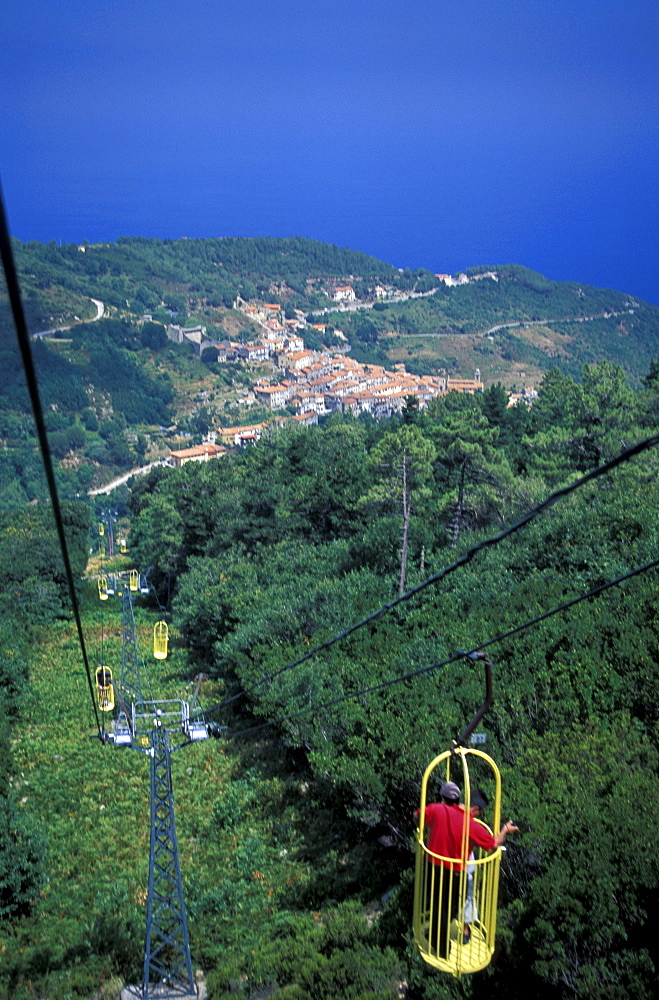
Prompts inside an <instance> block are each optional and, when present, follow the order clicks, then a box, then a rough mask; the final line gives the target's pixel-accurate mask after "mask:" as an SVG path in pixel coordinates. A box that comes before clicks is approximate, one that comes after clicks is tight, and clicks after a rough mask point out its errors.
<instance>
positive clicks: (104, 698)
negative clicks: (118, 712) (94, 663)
mask: <svg viewBox="0 0 659 1000" xmlns="http://www.w3.org/2000/svg"><path fill="white" fill-rule="evenodd" d="M96 691H97V694H98V707H99V709H100V710H101V712H112V711H114V685H113V683H112V671H111V670H110V668H109V667H106V666H104V665H102V666H100V667H98V668H97V670H96Z"/></svg>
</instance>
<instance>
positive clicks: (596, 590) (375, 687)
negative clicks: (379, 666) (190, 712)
mask: <svg viewBox="0 0 659 1000" xmlns="http://www.w3.org/2000/svg"><path fill="white" fill-rule="evenodd" d="M657 568H659V559H653V560H652V562H649V563H645V565H644V566H637V568H636V569H633V570H630V571H629V573H624V574H623V575H622V576H619V577H617V578H616V579H615V580H609V581H608V583H602V584H600V585H599V586H598V587H593V589H592V590H589V591H588V592H587V593H585V594H580V595H579V597H573V598H572V599H571V600H569V601H566V602H565V603H564V604H560V605H558V607H556V608H552V609H551V611H545V612H544V613H543V614H541V615H538V616H537V617H536V618H531V619H530V620H529V621H526V622H523V623H522V624H521V625H517V626H515V628H511V629H509V630H508V631H507V632H500V633H499V635H495V636H494V637H493V638H492V639H486V640H485V642H481V643H480V644H479V645H478V646H474V647H473V649H467V650H461V651H460V652H459V653H456V655H455V656H451V657H449V659H448V660H442V662H441V663H433V664H431V665H430V666H428V667H420V668H419V669H418V670H411V671H410V672H409V673H407V674H400V675H399V676H397V677H392V678H390V679H389V680H388V681H382V682H381V683H380V684H372V685H371V686H370V687H366V688H360V690H359V691H351V692H350V693H349V694H343V695H340V696H339V697H338V698H332V699H331V700H330V701H324V702H320V703H318V704H317V705H311V706H310V707H309V708H304V709H302V710H301V711H299V712H294V713H293V714H292V715H286V716H284V717H283V718H281V719H271V720H270V721H269V722H262V723H261V724H260V725H258V726H250V727H249V728H248V729H241V730H240V731H239V732H236V733H232V734H231V735H232V736H233V737H234V738H239V737H242V736H248V735H251V734H252V733H256V732H259V731H260V730H262V729H267V728H268V727H269V726H276V725H283V723H285V722H291V721H294V720H295V719H299V718H301V717H302V716H303V715H308V714H309V713H310V712H322V711H324V710H325V709H328V708H333V707H334V705H340V704H341V702H344V701H351V700H352V699H354V698H360V697H361V696H362V695H366V694H373V692H375V691H381V690H383V689H384V688H388V687H392V686H393V685H394V684H401V683H402V682H403V681H409V680H412V678H414V677H420V676H421V674H427V673H430V671H432V670H440V669H441V668H442V667H448V666H449V665H450V664H451V663H456V662H457V661H458V660H461V659H463V657H465V656H473V655H474V654H475V653H478V652H479V651H480V650H482V649H487V647H488V646H492V645H494V643H495V642H502V641H503V640H504V639H509V638H510V637H511V636H513V635H518V634H519V633H520V632H524V631H525V630H526V629H529V628H531V627H532V626H533V625H537V624H538V623H539V622H543V621H546V620H547V618H552V617H553V616H554V615H557V614H559V613H560V612H561V611H565V610H567V608H572V607H574V606H575V605H576V604H580V603H581V601H586V600H588V598H589V597H598V596H599V595H600V594H602V593H603V592H604V591H605V590H609V589H610V588H611V587H616V586H618V584H620V583H624V582H625V581H626V580H631V579H632V577H635V576H639V575H640V574H641V573H647V572H649V571H650V570H652V569H657Z"/></svg>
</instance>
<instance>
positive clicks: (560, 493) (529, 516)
mask: <svg viewBox="0 0 659 1000" xmlns="http://www.w3.org/2000/svg"><path fill="white" fill-rule="evenodd" d="M657 444H659V434H653V435H652V436H651V437H648V438H644V439H643V440H642V441H638V442H637V443H636V444H635V445H632V447H631V448H627V449H625V451H622V452H620V454H619V455H616V456H615V458H612V459H611V460H610V461H609V462H606V463H605V464H604V465H598V466H597V468H595V469H591V471H590V472H587V473H586V475H585V476H581V478H580V479H576V480H575V481H574V482H573V483H570V484H569V485H568V486H563V487H561V489H559V490H556V491H555V492H554V493H550V494H549V496H548V497H547V498H546V499H545V500H543V501H542V503H540V504H538V505H537V506H536V507H533V508H532V509H531V510H530V511H527V513H526V514H524V516H523V517H521V518H520V519H519V520H518V521H515V523H514V524H511V525H510V526H509V527H507V528H504V530H503V531H501V532H500V533H499V534H498V535H494V536H493V537H492V538H485V539H484V540H483V541H482V542H478V544H477V545H474V546H473V547H472V548H470V549H467V551H466V552H465V553H464V555H462V556H460V558H459V559H456V561H455V562H453V563H450V565H448V566H445V567H444V568H443V569H441V570H439V571H438V572H437V573H434V574H433V575H432V576H429V577H427V579H425V580H422V581H421V583H418V584H417V585H416V586H415V587H412V589H411V590H407V591H406V592H405V593H404V594H402V595H401V596H400V597H396V598H395V599H394V600H393V601H390V602H389V603H388V604H383V605H382V606H381V607H380V608H378V609H377V610H376V611H373V612H372V614H370V615H367V616H366V618H362V619H361V620H360V621H358V622H355V623H354V624H353V625H350V626H349V627H348V628H347V629H345V630H344V631H343V632H339V634H338V635H335V636H332V638H331V639H327V641H326V642H321V643H320V644H319V645H318V646H314V648H313V649H310V650H309V651H308V652H306V653H305V654H304V655H303V656H301V657H300V658H299V659H297V660H293V662H292V663H287V664H285V666H283V667H280V668H279V670H275V671H273V673H271V674H267V675H266V676H265V677H261V678H260V679H259V680H258V681H256V682H255V683H254V684H251V685H250V686H249V687H247V688H244V689H243V690H242V691H239V692H238V693H237V694H234V695H232V696H231V697H230V698H226V699H225V700H224V701H220V702H218V703H217V704H215V705H211V707H210V708H207V709H206V710H205V712H204V715H210V713H211V712H215V711H218V710H219V709H220V708H225V707H226V706H227V705H230V704H231V703H232V702H234V701H237V700H238V699H239V698H242V697H243V696H244V695H246V694H251V693H252V691H256V690H258V688H260V687H262V686H263V685H264V684H268V683H269V682H270V681H273V680H275V679H276V678H277V677H280V676H281V674H284V673H286V672H287V671H288V670H293V669H294V668H295V667H299V666H300V665H301V664H302V663H305V662H306V660H309V659H311V657H312V656H315V655H316V654H317V653H320V652H322V651H323V650H324V649H329V648H330V646H333V645H334V644H335V643H337V642H339V641H340V640H341V639H345V638H347V637H348V636H349V635H352V633H353V632H356V631H357V630H358V629H360V628H363V627H364V626H365V625H369V624H370V623H371V622H373V621H375V620H376V619H377V618H379V617H380V616H381V615H383V614H384V613H385V612H386V611H391V610H392V608H395V607H396V606H397V605H398V604H402V603H403V602H404V601H409V599H410V598H411V597H414V596H415V594H419V593H420V592H421V591H422V590H425V588H426V587H429V586H430V585H431V584H433V583H438V582H439V580H443V579H444V577H446V576H449V575H450V574H451V573H454V572H455V570H457V569H459V568H460V567H461V566H465V565H466V564H467V563H469V562H471V560H472V559H473V558H474V556H475V555H477V553H479V552H481V551H482V550H483V549H486V548H489V547H491V546H494V545H498V544H499V542H502V541H503V540H504V539H505V538H508V537H509V536H510V535H513V534H514V533H515V532H516V531H519V530H520V528H523V527H524V525H526V524H528V523H529V522H530V521H532V520H534V518H536V517H537V516H538V515H539V514H542V513H544V511H546V510H548V509H549V508H550V507H552V506H553V505H554V504H555V503H556V502H557V501H558V500H561V499H563V497H566V496H569V494H570V493H574V492H575V490H578V489H581V488H582V487H583V486H585V485H586V484H587V483H589V482H591V481H592V480H593V479H597V478H599V477H600V476H604V475H606V474H607V473H609V472H611V470H612V469H615V468H616V467H617V466H618V465H621V464H622V463H623V462H628V461H629V460H630V459H631V458H634V457H635V456H636V455H640V454H641V453H642V452H644V451H647V450H648V448H653V447H655V445H657Z"/></svg>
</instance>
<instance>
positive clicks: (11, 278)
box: [0, 190, 101, 736]
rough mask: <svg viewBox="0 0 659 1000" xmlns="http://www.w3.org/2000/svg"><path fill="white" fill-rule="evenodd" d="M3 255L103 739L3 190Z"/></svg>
mask: <svg viewBox="0 0 659 1000" xmlns="http://www.w3.org/2000/svg"><path fill="white" fill-rule="evenodd" d="M0 256H1V257H2V265H3V268H4V272H5V278H6V280H7V291H8V293H9V301H10V304H11V311H12V315H13V318H14V326H15V327H16V337H17V339H18V346H19V349H20V352H21V359H22V361H23V370H24V372H25V381H26V384H27V389H28V393H29V396H30V403H31V405H32V413H33V416H34V423H35V426H36V430H37V438H38V440H39V448H40V449H41V458H42V461H43V466H44V472H45V474H46V482H47V483H48V491H49V493H50V502H51V503H52V505H53V516H54V518H55V526H56V528H57V536H58V538H59V545H60V550H61V552H62V560H63V562H64V571H65V574H66V581H67V584H68V587H69V596H70V598H71V604H72V606H73V615H74V618H75V622H76V628H77V630H78V642H79V644H80V649H81V652H82V660H83V663H84V665H85V673H86V674H87V683H88V685H89V694H90V696H91V699H92V705H93V706H94V716H95V718H96V726H97V728H98V732H99V736H100V735H101V722H100V719H99V716H98V708H97V705H96V694H95V690H94V682H93V680H92V673H91V669H90V666H89V660H88V658H87V647H86V645H85V637H84V634H83V631H82V621H81V619H80V608H79V606H78V598H77V595H76V590H75V583H74V580H73V571H72V569H71V560H70V559H69V549H68V545H67V543H66V534H65V532H64V521H63V519H62V509H61V507H60V502H59V496H58V493H57V483H56V482H55V473H54V471H53V462H52V458H51V455H50V448H49V446H48V435H47V434H46V423H45V420H44V416H43V409H42V407H41V398H40V396H39V386H38V384H37V376H36V372H35V369H34V361H33V359H32V350H31V348H30V335H29V333H28V329H27V323H26V320H25V312H24V310H23V303H22V301H21V291H20V287H19V284H18V275H17V272H16V265H15V263H14V254H13V251H12V246H11V238H10V236H9V226H8V224H7V215H6V212H5V204H4V199H3V196H2V191H1V190H0Z"/></svg>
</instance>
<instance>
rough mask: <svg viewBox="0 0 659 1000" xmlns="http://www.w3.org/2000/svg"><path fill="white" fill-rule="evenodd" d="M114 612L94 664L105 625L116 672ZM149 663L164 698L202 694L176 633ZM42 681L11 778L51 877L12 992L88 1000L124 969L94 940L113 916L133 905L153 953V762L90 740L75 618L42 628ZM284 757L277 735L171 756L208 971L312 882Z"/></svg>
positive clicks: (190, 892)
mask: <svg viewBox="0 0 659 1000" xmlns="http://www.w3.org/2000/svg"><path fill="white" fill-rule="evenodd" d="M114 617H115V618H116V621H112V615H111V614H110V613H108V614H105V615H104V619H105V621H104V622H103V623H102V622H101V616H100V613H99V612H97V611H95V612H94V613H93V614H88V615H87V616H86V619H85V625H86V636H87V642H88V644H89V655H90V659H92V664H94V663H95V662H96V660H95V650H97V649H99V648H100V636H101V632H102V633H103V637H104V644H105V657H104V658H105V660H106V662H107V663H109V665H111V666H112V668H113V670H115V673H116V674H117V675H118V673H119V671H120V656H121V622H120V617H121V616H120V610H119V608H118V606H117V610H116V612H115V615H114ZM153 620H154V616H152V615H149V614H147V613H146V612H138V614H137V630H138V635H139V640H138V641H139V645H140V649H141V650H142V651H144V652H145V653H147V654H149V652H150V644H151V635H152V632H151V630H152V627H153ZM148 669H149V675H150V678H151V683H152V686H153V688H154V694H156V696H157V697H170V698H171V697H181V696H186V697H187V698H189V697H190V696H191V687H192V685H191V682H190V681H189V680H188V679H187V677H186V674H185V670H184V657H183V653H182V652H181V651H180V650H179V649H177V648H176V645H175V643H174V648H173V650H172V656H171V657H170V658H169V659H168V660H167V661H162V662H160V663H158V664H157V665H156V664H155V662H154V661H153V660H150V662H149V664H148ZM31 682H32V694H31V697H30V700H29V704H28V705H27V706H26V711H25V713H24V719H23V722H22V724H21V725H20V726H18V727H17V728H16V729H15V731H14V739H13V754H14V767H13V775H12V782H13V784H14V787H15V788H16V790H17V793H18V794H19V796H20V802H21V807H22V808H23V809H25V810H28V811H29V812H30V813H31V814H32V815H33V816H34V817H36V818H37V819H38V820H39V821H40V823H41V824H42V826H43V829H44V832H45V834H46V838H47V841H48V865H49V883H48V885H47V887H46V889H45V890H44V891H43V893H42V896H41V898H40V900H39V902H38V904H37V905H36V906H35V908H34V912H33V914H32V916H31V917H29V918H26V919H24V920H23V921H22V922H20V923H18V924H16V925H14V926H13V927H4V928H3V929H2V932H1V933H0V995H2V993H3V992H4V994H5V995H7V996H9V995H11V996H12V997H16V998H22V997H37V996H47V997H49V998H52V1000H56V998H58V997H62V998H65V997H68V996H71V997H74V996H87V995H89V994H90V993H91V992H94V991H96V990H98V989H100V988H101V987H102V986H103V983H106V984H108V983H112V982H115V981H116V976H117V974H119V975H121V969H120V968H119V966H120V965H121V963H120V962H119V961H118V959H117V956H116V955H115V954H114V953H113V951H112V948H109V949H108V953H107V954H104V955H100V956H99V955H98V954H95V953H94V947H93V942H94V933H95V927H97V926H98V922H99V919H100V918H101V917H103V919H106V918H107V917H108V915H111V916H113V918H114V919H115V924H116V927H117V928H119V927H120V924H121V920H122V918H123V914H122V912H121V911H122V906H123V908H124V909H125V910H126V911H127V912H128V911H130V915H132V917H133V921H134V924H133V932H132V935H131V939H132V940H131V947H132V949H133V951H134V952H135V954H136V955H137V957H138V958H139V956H140V954H141V948H142V936H143V926H144V924H143V918H144V903H145V900H146V886H147V874H148V855H149V760H148V758H147V757H146V756H144V755H142V754H139V753H136V752H134V751H131V750H128V749H121V748H114V747H111V746H103V745H102V744H101V743H100V742H99V741H98V740H97V739H93V738H92V735H93V733H94V719H93V712H92V708H91V699H90V695H89V688H88V684H87V678H86V676H85V672H84V669H83V664H82V659H81V655H80V651H79V648H78V644H77V638H76V633H75V628H74V627H73V626H72V625H69V624H64V625H61V626H59V627H57V628H55V629H52V630H50V631H49V632H48V633H47V634H45V635H44V636H43V638H42V641H41V642H40V644H39V646H38V648H35V650H34V659H33V664H32V677H31ZM202 694H203V696H204V700H205V701H206V703H207V704H208V703H210V702H211V701H213V700H217V698H218V697H219V696H220V689H219V688H218V687H217V685H211V684H210V683H209V682H206V686H205V690H204V691H203V692H202ZM279 760H280V757H279V756H278V755H277V754H275V753H273V752H272V750H271V748H268V747H267V745H265V744H261V745H257V744H255V745H253V746H252V747H251V749H250V751H249V754H248V755H247V758H246V757H245V752H244V751H241V750H240V749H239V748H238V747H237V745H236V744H234V743H232V742H230V741H227V742H224V741H215V740H212V741H208V742H207V743H203V744H199V745H193V746H191V747H188V748H185V749H184V750H182V751H181V752H180V753H176V754H174V756H173V758H172V766H173V782H174V791H175V799H176V823H177V835H178V841H179V850H180V856H181V866H182V871H183V877H184V882H185V885H186V901H187V906H188V911H189V913H188V916H189V927H190V938H191V943H192V949H193V955H194V961H195V963H196V964H197V965H201V966H202V967H204V968H205V969H206V970H208V969H212V968H214V967H216V964H217V963H218V962H219V961H220V960H221V958H222V955H225V954H226V951H227V947H229V948H230V950H231V952H232V954H233V955H234V959H233V960H234V964H235V962H237V961H238V958H237V957H236V956H238V955H240V953H241V952H242V950H243V948H244V944H245V941H246V940H247V941H252V942H253V941H254V940H255V935H256V936H257V937H258V935H260V934H262V933H263V928H264V927H265V926H266V925H267V922H268V920H269V919H270V918H272V917H273V915H274V913H275V910H276V907H277V904H278V901H279V900H280V899H281V898H282V897H283V895H284V894H286V893H288V892H290V890H291V887H293V886H296V885H298V884H300V883H305V882H306V881H307V880H308V874H309V868H308V865H307V863H306V862H303V861H300V860H298V859H297V857H296V852H297V850H298V848H299V846H300V843H301V841H302V839H303V834H302V833H301V832H300V829H299V809H298V808H297V806H296V801H297V800H299V799H300V792H299V789H298V785H299V782H298V781H297V780H296V779H295V778H294V776H292V775H290V774H286V773H284V771H282V770H281V769H280V768H279V764H278V763H277V764H274V763H273V762H278V761H279ZM265 762H267V766H266V764H265ZM122 900H123V903H122V902H121V901H122ZM257 917H258V919H257ZM259 925H260V926H259ZM257 928H258V929H257ZM116 933H117V934H119V930H117V931H116ZM133 957H134V956H133ZM129 964H130V962H129Z"/></svg>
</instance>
